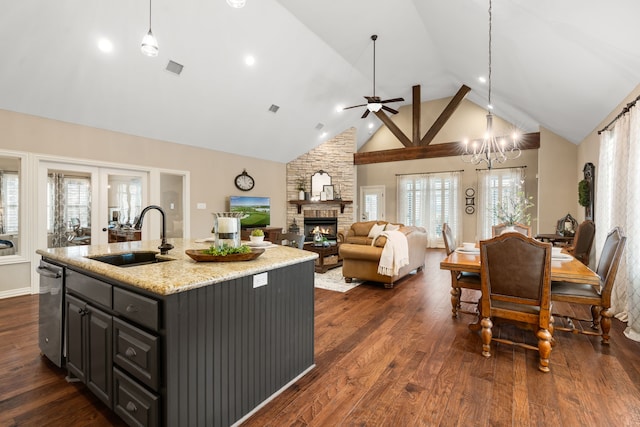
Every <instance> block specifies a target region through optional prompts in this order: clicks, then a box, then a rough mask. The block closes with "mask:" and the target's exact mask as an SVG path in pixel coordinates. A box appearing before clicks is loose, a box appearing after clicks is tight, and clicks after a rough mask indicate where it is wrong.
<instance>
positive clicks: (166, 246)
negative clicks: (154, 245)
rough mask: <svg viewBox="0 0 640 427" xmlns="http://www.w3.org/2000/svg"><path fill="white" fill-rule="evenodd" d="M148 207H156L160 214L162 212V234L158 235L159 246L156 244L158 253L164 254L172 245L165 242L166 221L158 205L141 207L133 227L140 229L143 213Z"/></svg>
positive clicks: (162, 212)
mask: <svg viewBox="0 0 640 427" xmlns="http://www.w3.org/2000/svg"><path fill="white" fill-rule="evenodd" d="M149 209H156V210H158V211H160V214H162V235H161V236H160V237H161V238H162V243H161V244H160V246H158V249H160V255H166V254H168V253H169V250H170V249H173V245H172V244H171V243H167V237H166V236H167V221H166V220H165V217H164V211H163V210H162V208H161V207H160V206H157V205H149V206H147V207H146V208H144V209H142V212H140V217H139V218H138V220H137V221H136V223H135V224H134V225H133V228H135V229H136V230H140V229H141V228H142V220H143V219H144V215H145V214H146V213H147V211H148V210H149Z"/></svg>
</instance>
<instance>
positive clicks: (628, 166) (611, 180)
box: [595, 107, 640, 341]
mask: <svg viewBox="0 0 640 427" xmlns="http://www.w3.org/2000/svg"><path fill="white" fill-rule="evenodd" d="M639 163H640V113H639V112H638V107H632V108H631V109H630V110H629V112H628V113H627V114H625V115H623V116H621V117H620V118H619V119H618V120H617V121H616V122H615V124H614V126H613V128H612V129H611V130H608V131H605V132H602V133H601V134H600V157H599V160H598V169H597V170H596V188H595V189H596V206H595V219H596V221H595V223H596V242H595V249H596V257H597V258H599V256H600V253H601V251H602V247H603V246H604V241H605V239H606V236H607V233H608V232H609V231H610V230H611V229H612V228H613V227H615V226H620V227H622V229H623V231H624V234H625V235H626V236H627V245H626V247H625V250H624V253H623V257H622V261H621V263H620V267H619V269H618V274H617V276H616V282H615V285H614V288H613V293H612V295H611V310H612V311H613V313H615V315H616V317H617V318H618V319H620V320H622V321H626V322H627V329H626V330H625V332H624V333H625V335H626V336H627V337H629V338H631V339H633V340H635V341H640V264H639V263H638V259H640V241H639V240H638V239H637V236H640V217H639V216H638V212H639V211H640V191H639V190H638V189H639V188H640V168H638V166H637V165H638V164H639ZM598 261H599V259H596V262H598Z"/></svg>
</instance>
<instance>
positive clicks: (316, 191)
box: [311, 170, 331, 198]
mask: <svg viewBox="0 0 640 427" xmlns="http://www.w3.org/2000/svg"><path fill="white" fill-rule="evenodd" d="M325 185H331V175H329V174H328V173H326V172H325V171H323V170H319V171H318V172H316V173H314V174H313V175H311V197H316V196H317V197H318V198H320V193H321V192H322V191H324V186H325Z"/></svg>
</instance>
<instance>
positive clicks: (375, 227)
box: [367, 224, 385, 239]
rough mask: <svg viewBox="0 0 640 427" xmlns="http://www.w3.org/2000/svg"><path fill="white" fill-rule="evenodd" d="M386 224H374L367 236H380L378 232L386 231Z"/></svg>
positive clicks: (373, 237)
mask: <svg viewBox="0 0 640 427" xmlns="http://www.w3.org/2000/svg"><path fill="white" fill-rule="evenodd" d="M384 226H385V224H380V225H378V224H373V227H371V230H369V235H368V236H367V237H370V238H372V239H375V238H376V237H378V234H380V233H382V232H383V231H384Z"/></svg>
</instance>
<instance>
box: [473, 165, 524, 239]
mask: <svg viewBox="0 0 640 427" xmlns="http://www.w3.org/2000/svg"><path fill="white" fill-rule="evenodd" d="M524 171H525V170H524V168H505V169H482V170H478V193H477V194H478V210H477V211H476V212H477V220H478V224H477V228H476V229H477V230H478V231H477V233H478V235H477V236H476V241H480V240H484V239H489V238H491V237H492V236H491V234H492V233H491V226H492V225H496V224H497V220H496V218H495V215H494V214H493V211H494V208H495V206H496V205H497V204H498V203H503V199H507V198H509V197H512V196H514V195H515V194H516V193H517V192H518V191H524V178H525V176H524Z"/></svg>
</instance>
